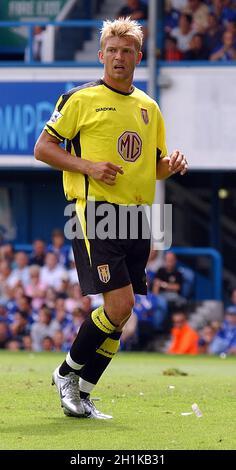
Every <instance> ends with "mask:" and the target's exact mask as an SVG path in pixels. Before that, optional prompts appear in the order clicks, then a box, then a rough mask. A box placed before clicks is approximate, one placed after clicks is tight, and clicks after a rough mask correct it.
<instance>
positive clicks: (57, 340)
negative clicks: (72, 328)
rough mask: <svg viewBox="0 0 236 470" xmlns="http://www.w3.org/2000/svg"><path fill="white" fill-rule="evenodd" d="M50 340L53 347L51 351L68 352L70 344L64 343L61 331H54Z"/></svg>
mask: <svg viewBox="0 0 236 470" xmlns="http://www.w3.org/2000/svg"><path fill="white" fill-rule="evenodd" d="M52 340H53V345H54V347H53V351H57V352H68V351H69V350H70V346H71V343H70V342H69V343H68V342H66V341H65V337H64V334H63V332H62V331H60V330H58V331H56V332H55V334H54V336H53V338H52Z"/></svg>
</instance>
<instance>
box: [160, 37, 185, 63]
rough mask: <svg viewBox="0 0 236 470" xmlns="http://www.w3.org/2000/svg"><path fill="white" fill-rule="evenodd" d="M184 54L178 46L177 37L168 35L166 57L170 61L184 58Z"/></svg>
mask: <svg viewBox="0 0 236 470" xmlns="http://www.w3.org/2000/svg"><path fill="white" fill-rule="evenodd" d="M182 58H183V54H182V53H181V52H180V51H179V49H178V47H177V39H176V38H174V37H172V36H166V39H165V52H164V59H165V60H168V61H169V62H172V61H178V60H182Z"/></svg>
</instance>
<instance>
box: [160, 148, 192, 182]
mask: <svg viewBox="0 0 236 470" xmlns="http://www.w3.org/2000/svg"><path fill="white" fill-rule="evenodd" d="M187 171H188V162H187V159H186V157H185V155H184V154H183V153H181V152H180V151H179V150H174V152H172V153H171V155H170V156H169V157H164V158H160V159H159V160H157V165H156V179H158V180H164V179H166V178H169V176H171V175H173V174H175V173H180V174H181V175H184V174H185V173H186V172H187Z"/></svg>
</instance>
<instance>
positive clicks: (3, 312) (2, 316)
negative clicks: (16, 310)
mask: <svg viewBox="0 0 236 470" xmlns="http://www.w3.org/2000/svg"><path fill="white" fill-rule="evenodd" d="M7 314H8V312H7V309H6V307H5V306H4V305H1V304H0V322H1V321H3V322H5V323H8V319H7Z"/></svg>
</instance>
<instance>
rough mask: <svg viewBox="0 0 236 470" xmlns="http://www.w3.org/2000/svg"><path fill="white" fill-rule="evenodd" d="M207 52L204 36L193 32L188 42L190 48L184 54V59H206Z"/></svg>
mask: <svg viewBox="0 0 236 470" xmlns="http://www.w3.org/2000/svg"><path fill="white" fill-rule="evenodd" d="M208 57H209V52H208V50H207V48H206V46H205V44H204V36H203V35H202V34H200V33H196V34H194V36H193V37H192V40H191V43H190V49H189V50H188V51H187V52H186V53H185V54H184V60H207V59H208Z"/></svg>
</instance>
